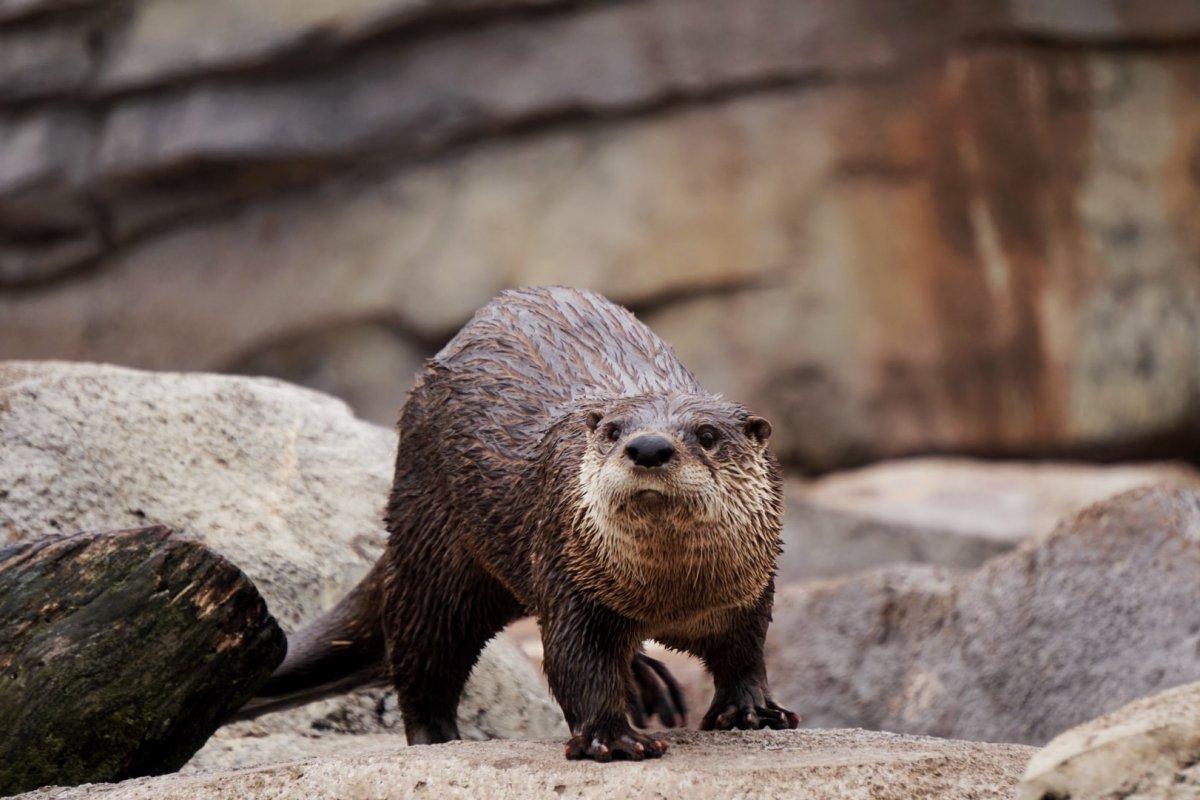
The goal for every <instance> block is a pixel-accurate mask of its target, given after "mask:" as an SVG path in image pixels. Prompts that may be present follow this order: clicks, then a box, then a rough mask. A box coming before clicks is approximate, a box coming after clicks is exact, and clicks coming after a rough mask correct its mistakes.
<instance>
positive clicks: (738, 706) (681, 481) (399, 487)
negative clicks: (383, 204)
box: [264, 288, 798, 761]
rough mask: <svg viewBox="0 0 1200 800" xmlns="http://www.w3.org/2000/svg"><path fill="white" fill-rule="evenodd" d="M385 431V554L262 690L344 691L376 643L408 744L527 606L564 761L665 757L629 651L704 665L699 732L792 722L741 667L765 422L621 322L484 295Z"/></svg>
mask: <svg viewBox="0 0 1200 800" xmlns="http://www.w3.org/2000/svg"><path fill="white" fill-rule="evenodd" d="M399 428H400V444H399V451H398V453H397V457H396V474H395V482H394V484H393V487H392V492H391V497H390V499H389V502H388V507H387V524H388V530H389V532H390V537H389V541H388V545H387V549H386V550H385V552H384V554H383V556H382V557H381V558H380V560H379V562H378V563H377V564H376V566H375V568H374V569H373V570H372V572H371V574H370V575H369V576H368V577H367V579H365V580H364V582H363V583H362V584H360V586H359V587H358V588H356V589H355V590H354V591H353V592H352V593H351V594H350V595H349V596H348V597H347V598H346V599H345V600H343V601H342V603H341V604H339V606H338V607H336V608H335V609H334V610H333V611H331V612H330V613H329V614H328V615H326V616H325V617H323V618H322V619H321V620H318V621H317V622H316V623H315V624H314V625H313V626H312V627H311V628H310V630H309V632H307V633H304V632H302V633H301V635H300V636H299V637H297V640H296V641H297V645H296V646H294V647H293V648H292V650H291V652H289V653H288V657H287V659H286V660H285V662H284V664H283V665H282V666H281V667H280V669H279V670H278V671H277V673H276V675H275V676H274V677H273V679H272V681H271V683H270V684H269V685H268V687H267V688H266V690H265V691H264V694H266V695H287V694H290V693H294V692H296V691H297V690H300V689H303V688H304V687H306V686H311V685H313V684H314V683H323V684H325V685H330V682H331V681H335V682H336V680H337V679H339V677H340V676H345V677H344V678H342V679H343V680H346V681H354V680H355V678H354V676H355V675H360V674H362V673H363V672H365V671H367V672H369V671H371V670H373V669H375V659H377V658H378V653H379V652H380V650H381V649H382V650H386V663H387V666H388V671H389V673H390V676H391V679H392V681H393V682H394V684H395V686H396V689H397V692H398V695H399V703H400V709H401V712H402V714H403V717H404V725H405V730H406V733H407V736H408V740H409V742H410V743H429V742H444V741H447V740H450V739H454V738H457V737H458V729H457V725H456V722H455V711H456V708H457V706H458V702H459V697H460V695H461V692H462V688H463V685H464V683H465V682H466V680H467V677H468V675H469V673H470V671H471V668H472V666H473V665H474V663H475V661H476V659H477V658H478V655H479V652H480V651H481V649H482V648H483V646H484V645H485V644H486V643H487V641H488V640H489V639H491V638H492V637H493V636H494V635H495V634H496V633H497V632H498V631H499V630H500V629H501V628H503V627H504V626H505V625H506V624H508V623H509V622H511V621H513V620H514V619H517V618H519V617H521V616H524V615H526V614H533V615H536V617H537V618H538V621H539V624H540V627H541V632H542V639H543V643H544V646H545V669H546V673H547V677H548V678H549V682H550V688H551V691H552V692H553V693H554V696H555V698H556V699H557V700H558V702H559V703H560V705H561V706H562V709H563V713H564V715H565V717H566V720H567V724H568V725H569V727H570V730H571V734H572V737H571V739H570V741H569V742H568V744H567V747H566V754H567V757H568V758H593V759H596V760H599V761H607V760H609V759H611V758H614V757H615V758H630V759H636V760H640V759H642V758H647V757H657V756H660V755H662V753H663V752H664V751H665V750H666V743H665V742H663V741H661V740H658V739H655V738H652V737H650V736H647V735H646V734H643V733H641V732H639V731H637V730H635V729H634V728H633V727H632V726H631V725H630V723H629V720H628V717H627V710H628V702H629V697H630V695H631V694H634V695H636V691H635V690H636V687H637V686H638V685H639V684H641V683H642V682H643V681H645V680H646V679H647V677H648V672H656V671H657V668H656V666H655V664H654V663H653V662H650V661H648V660H646V659H645V658H644V656H642V655H640V654H639V647H640V645H641V642H642V641H643V640H645V639H655V640H658V641H660V642H662V643H663V644H665V645H667V646H669V647H672V648H676V649H679V650H684V651H687V652H690V653H693V654H695V655H697V656H699V657H700V658H701V659H703V660H704V662H705V664H706V666H707V667H708V669H709V670H710V672H711V673H712V675H713V679H714V683H715V686H716V693H715V696H714V698H713V701H712V705H711V707H710V708H709V710H708V713H707V714H705V716H704V719H703V722H702V727H703V728H705V729H730V728H762V727H771V728H794V727H796V725H797V723H798V718H797V716H796V715H795V714H793V713H791V712H790V711H787V710H785V709H783V708H781V707H779V706H778V705H777V704H775V703H774V702H773V701H772V699H771V697H770V693H769V692H768V689H767V676H766V672H765V669H764V666H763V656H762V647H763V639H764V637H765V634H766V630H767V625H768V623H769V621H770V610H771V601H772V595H773V591H774V571H775V561H776V557H777V556H778V552H779V546H780V545H779V541H780V516H781V513H782V492H781V481H780V474H779V468H778V465H777V463H776V462H775V460H774V458H773V456H772V455H771V454H770V452H769V450H768V449H767V445H766V442H767V438H768V436H769V435H770V432H771V428H770V425H769V424H768V423H767V422H766V421H765V420H763V419H762V418H760V417H756V416H753V415H751V414H749V413H748V412H747V411H746V410H745V409H744V408H743V407H742V406H740V405H738V404H736V403H732V402H729V401H726V400H723V399H721V398H719V397H717V396H715V395H712V394H709V393H707V392H705V391H704V390H703V389H702V388H701V387H700V385H699V383H697V381H696V379H695V378H694V377H693V376H692V374H691V372H689V371H688V370H687V368H686V367H684V366H683V364H682V363H681V362H680V361H679V359H678V358H677V357H676V356H675V354H674V352H673V351H672V350H671V348H670V347H669V346H668V345H667V344H666V343H664V342H663V341H662V340H661V339H659V338H658V336H656V335H655V334H654V333H652V332H651V331H650V330H649V328H647V327H645V326H644V325H643V324H641V323H640V322H638V321H637V320H636V319H635V318H634V317H633V315H632V314H630V313H629V312H628V311H626V310H625V309H623V308H621V307H619V306H617V305H614V304H613V303H610V302H609V301H607V300H605V299H604V298H602V297H600V296H598V295H595V294H591V293H588V292H582V291H577V290H573V289H566V288H538V289H527V290H519V291H508V292H505V293H503V294H501V295H500V296H499V297H497V298H496V299H495V300H493V301H492V302H491V303H490V304H488V305H487V306H485V307H484V308H483V309H481V310H480V311H479V312H478V313H476V314H475V316H474V317H473V318H472V319H471V321H470V322H469V323H468V324H467V325H466V326H465V327H464V328H463V329H462V331H460V332H459V334H458V335H457V336H455V337H454V339H453V340H452V341H451V342H450V343H449V344H447V345H446V347H445V348H443V350H442V351H441V352H440V353H438V354H437V355H436V356H435V357H434V358H433V359H431V360H430V361H429V363H428V365H427V367H426V369H425V372H424V374H423V375H422V377H421V379H420V380H419V381H418V384H417V386H416V388H414V389H413V391H412V393H411V395H410V397H409V399H408V402H407V403H406V404H405V406H404V409H403V412H402V415H401V419H400V425H399ZM668 688H669V689H674V686H673V684H670V683H669V684H668ZM643 694H644V692H643Z"/></svg>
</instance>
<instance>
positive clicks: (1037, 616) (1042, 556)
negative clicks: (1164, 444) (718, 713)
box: [767, 488, 1200, 743]
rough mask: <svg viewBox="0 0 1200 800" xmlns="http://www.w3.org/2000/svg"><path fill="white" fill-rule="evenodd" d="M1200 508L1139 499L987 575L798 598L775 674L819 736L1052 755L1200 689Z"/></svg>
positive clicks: (992, 565) (877, 584) (930, 570)
mask: <svg viewBox="0 0 1200 800" xmlns="http://www.w3.org/2000/svg"><path fill="white" fill-rule="evenodd" d="M1198 604H1200V492H1196V491H1195V490H1186V489H1168V488H1148V489H1135V490H1132V491H1130V492H1126V493H1124V494H1121V495H1118V496H1116V497H1114V498H1112V499H1110V500H1106V501H1104V502H1101V503H1098V504H1096V505H1094V506H1091V507H1090V508H1088V509H1086V510H1085V511H1083V512H1081V513H1080V514H1078V515H1077V516H1076V517H1074V518H1073V519H1071V520H1068V521H1067V522H1065V523H1064V524H1063V525H1061V526H1060V527H1059V528H1058V529H1057V530H1056V531H1055V532H1054V533H1053V534H1052V535H1050V536H1049V537H1047V538H1046V539H1044V540H1042V541H1040V542H1039V541H1031V542H1027V543H1026V544H1024V545H1022V546H1021V547H1020V548H1018V549H1017V550H1015V551H1013V552H1011V553H1009V554H1006V555H1001V556H997V557H996V558H993V559H992V560H990V561H988V562H987V563H986V564H984V565H983V566H982V567H980V568H979V569H978V570H975V571H962V572H957V573H956V572H953V571H950V570H946V569H944V568H939V567H932V566H926V565H921V566H900V567H892V568H888V569H883V570H879V571H876V572H871V573H866V574H863V575H857V576H851V577H847V578H841V579H835V580H830V581H826V582H818V583H812V584H803V585H797V586H792V587H789V588H787V589H785V590H783V591H781V592H780V593H779V595H778V596H777V599H776V607H775V615H774V623H773V624H772V627H771V631H770V635H769V637H768V643H767V668H768V672H769V674H770V676H771V685H772V688H773V689H774V691H775V695H776V698H777V699H778V700H779V701H780V702H781V703H783V704H784V705H788V706H789V707H790V708H793V709H794V710H796V711H797V712H799V713H800V714H801V715H802V717H803V718H804V724H806V725H812V726H847V725H854V726H861V727H865V728H873V729H883V730H894V731H902V732H906V733H924V734H930V735H937V736H947V737H954V738H964V739H972V740H982V741H1018V742H1028V743H1044V742H1046V741H1047V740H1049V739H1050V738H1051V737H1053V736H1055V735H1057V734H1058V733H1060V732H1062V731H1063V730H1065V729H1067V728H1069V727H1071V726H1073V725H1077V724H1079V723H1081V722H1084V721H1086V720H1088V719H1091V718H1093V717H1096V716H1098V715H1100V714H1104V713H1107V712H1109V711H1112V710H1113V709H1115V708H1117V707H1118V706H1120V705H1121V704H1123V703H1126V702H1129V701H1130V700H1133V699H1135V698H1137V697H1141V696H1144V695H1147V694H1151V693H1153V692H1157V691H1161V690H1163V689H1166V688H1169V687H1172V686H1178V685H1180V684H1183V683H1188V682H1193V681H1197V680H1200V661H1198V660H1197V659H1196V652H1197V648H1198V647H1200V625H1197V624H1196V622H1195V619H1194V615H1193V614H1191V613H1190V612H1185V611H1184V610H1185V609H1194V608H1196V607H1198Z"/></svg>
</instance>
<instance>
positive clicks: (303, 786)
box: [23, 731, 1032, 800]
mask: <svg viewBox="0 0 1200 800" xmlns="http://www.w3.org/2000/svg"><path fill="white" fill-rule="evenodd" d="M667 737H668V739H669V740H670V741H671V745H672V746H671V751H670V752H669V753H668V754H667V756H666V757H665V758H662V759H659V760H657V761H647V762H643V763H641V764H634V765H630V764H615V765H613V764H609V765H604V766H597V765H595V764H590V763H582V762H572V761H567V760H566V759H564V758H563V755H562V743H561V742H478V743H474V742H471V743H466V742H457V743H453V744H447V745H431V746H426V747H414V748H409V749H403V748H401V747H399V746H398V745H397V744H395V743H394V742H393V743H392V745H391V747H390V748H388V747H387V745H385V744H383V743H382V742H379V741H377V740H373V741H372V742H371V744H370V748H371V749H370V750H369V751H368V752H365V753H356V754H354V755H350V754H341V755H336V756H327V757H322V758H319V759H312V760H309V761H304V762H300V763H292V764H283V765H273V766H269V767H262V768H259V769H255V770H246V771H239V772H231V773H215V774H200V775H172V776H167V777H162V778H153V779H148V780H146V779H143V780H138V781H129V782H126V783H122V784H118V785H116V786H87V787H79V788H77V789H50V790H46V791H43V792H38V793H35V794H32V795H23V797H26V798H30V799H32V798H38V800H82V799H83V798H90V797H103V798H105V800H140V799H141V798H156V800H158V799H161V800H167V798H176V797H178V798H188V799H189V800H191V799H192V798H195V799H196V800H204V799H205V798H258V797H272V798H277V799H278V800H286V799H287V798H302V797H303V798H307V797H360V796H365V795H369V796H371V797H376V798H380V800H383V799H384V798H405V797H412V796H414V795H419V794H422V793H424V794H428V795H429V796H430V797H439V798H441V797H445V798H475V797H531V798H532V797H538V798H541V797H545V798H554V797H559V796H563V797H575V798H609V797H614V796H621V797H649V796H654V795H659V796H663V797H689V798H693V797H694V798H697V800H704V799H705V798H725V797H747V798H768V797H770V798H822V797H845V798H867V797H870V798H873V800H900V799H901V798H904V800H907V799H908V798H912V797H923V798H930V800H936V799H937V798H946V800H949V799H950V798H954V800H984V798H1008V797H1009V796H1010V794H1011V792H1012V788H1013V786H1014V785H1015V783H1016V781H1017V778H1018V777H1019V776H1020V771H1021V768H1022V766H1024V764H1025V761H1026V760H1027V759H1028V758H1029V755H1030V753H1031V752H1032V751H1031V750H1030V749H1029V748H1026V747H1021V746H1019V745H995V744H992V745H988V744H976V743H970V742H950V741H941V740H937V739H928V738H919V737H911V736H897V735H894V734H886V733H867V732H865V731H787V732H776V731H756V732H753V733H715V734H714V733H699V732H695V731H688V732H675V733H669V734H667Z"/></svg>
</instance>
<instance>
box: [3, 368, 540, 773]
mask: <svg viewBox="0 0 1200 800" xmlns="http://www.w3.org/2000/svg"><path fill="white" fill-rule="evenodd" d="M394 457H395V434H394V433H393V432H392V431H390V430H388V429H386V428H381V427H377V426H375V425H371V424H368V423H366V422H363V421H361V420H358V419H356V418H355V417H354V416H353V414H351V413H350V410H349V409H348V408H347V407H346V405H345V404H344V403H342V402H341V401H339V400H335V399H334V398H331V397H327V396H325V395H322V394H318V393H317V392H313V391H309V390H306V389H301V388H298V387H295V386H291V385H288V384H285V383H281V382H279V381H274V380H266V379H251V378H236V377H228V376H217V375H205V374H191V375H186V374H153V373H146V372H138V371H134V370H128V369H121V368H116V367H107V366H99V365H92V364H66V363H34V362H8V363H2V364H0V544H2V543H4V542H6V541H12V540H13V538H14V537H15V536H17V535H18V534H19V533H24V534H26V535H29V532H35V531H40V532H42V533H43V534H52V533H57V532H67V531H75V530H81V529H82V530H88V529H119V528H123V527H131V526H136V525H144V524H150V523H162V524H164V525H167V526H169V527H172V528H174V529H176V530H178V531H180V532H181V534H183V535H187V536H191V537H194V538H195V539H197V540H199V541H202V542H203V543H205V544H206V545H208V546H209V547H211V548H212V549H214V550H216V551H217V552H219V553H220V554H222V555H224V556H226V557H227V558H228V559H230V560H231V561H232V562H233V563H234V564H236V565H237V566H238V567H240V568H241V569H242V570H243V571H244V572H245V573H246V574H247V575H248V576H249V577H250V579H251V580H252V581H253V582H254V584H255V586H256V587H257V588H258V589H259V591H260V592H261V593H262V595H263V597H264V598H265V599H266V601H267V605H268V608H269V609H270V611H271V613H272V614H273V615H274V616H275V617H276V618H277V619H278V620H279V622H280V624H281V625H282V626H283V627H284V629H285V630H294V629H295V628H296V627H297V626H298V625H299V624H301V623H302V622H303V621H305V620H308V619H311V618H313V617H315V616H316V615H317V614H318V613H320V612H321V611H323V610H325V609H327V608H329V607H330V606H332V605H333V603H335V602H336V601H337V600H338V599H340V598H341V596H342V595H343V594H345V592H346V591H347V590H348V589H349V588H350V587H351V586H353V585H354V584H355V583H356V582H357V581H358V579H359V578H360V577H361V576H362V575H363V574H364V573H365V572H366V570H367V569H368V568H369V567H370V565H371V564H372V563H374V561H375V558H376V557H377V556H378V554H379V553H380V551H381V550H382V547H383V543H384V541H385V539H386V534H385V533H384V531H383V525H382V518H381V515H382V507H383V503H384V502H385V500H386V497H387V492H388V488H389V486H390V482H391V472H392V466H393V460H394ZM389 703H392V704H394V697H393V696H391V695H390V693H385V692H382V691H379V690H364V691H363V692H362V693H359V694H352V695H349V696H346V697H342V698H337V699H335V700H330V701H326V702H324V703H322V704H318V705H317V706H315V707H308V708H303V709H297V710H294V711H287V712H280V713H278V714H273V715H268V716H266V717H263V718H261V719H260V720H256V721H255V722H253V723H240V727H237V728H235V729H233V730H230V729H222V731H219V732H218V734H217V738H218V739H219V740H221V741H222V742H223V743H224V744H223V745H221V746H222V747H223V748H224V749H225V751H230V750H235V749H236V748H235V747H234V746H233V745H232V744H231V741H232V740H233V739H236V738H238V737H249V739H252V738H253V737H254V736H256V735H259V734H263V733H271V734H289V735H291V736H294V737H295V741H294V742H292V744H291V745H290V746H291V747H292V748H293V751H301V752H302V751H303V749H304V747H305V746H306V744H307V741H311V740H312V739H313V738H314V737H319V736H322V735H326V736H328V735H337V734H340V733H377V732H382V731H393V730H396V729H397V726H398V724H399V722H398V720H396V719H395V718H394V717H395V715H394V714H391V715H389V714H384V713H376V709H378V708H384V707H386V706H387V705H388V704H389ZM367 709H369V710H367ZM459 711H460V717H461V722H462V725H463V727H464V730H466V731H467V732H468V733H469V734H470V735H476V736H479V737H486V736H523V737H526V738H529V737H538V736H550V735H557V734H559V733H560V732H562V731H563V722H562V716H561V712H560V711H559V709H558V707H557V705H555V704H554V702H553V701H552V700H551V699H550V697H549V695H548V693H547V691H546V689H545V688H544V686H543V685H542V683H541V682H540V680H539V679H538V676H537V674H536V673H535V672H534V670H533V669H532V667H531V666H530V664H529V663H528V662H527V661H526V660H525V659H524V657H523V656H522V655H521V654H520V652H519V651H517V650H516V649H515V648H514V647H513V645H512V644H511V643H510V642H508V641H507V640H505V639H503V638H501V639H498V640H497V641H495V642H494V643H493V644H492V647H491V648H490V649H489V650H488V651H487V652H486V653H485V655H484V656H483V657H482V658H481V661H480V663H479V664H478V665H477V668H476V670H475V672H474V673H473V675H472V678H471V681H470V683H469V684H468V689H467V693H466V697H465V699H464V702H463V704H462V705H461V706H460V709H459ZM249 739H247V742H249ZM306 740H307V741H306ZM247 746H248V747H250V748H252V749H253V748H254V747H255V745H254V744H253V743H249V744H248V745H247ZM321 746H323V745H314V747H317V748H318V749H319V748H320V747H321ZM207 753H209V751H208V750H207V749H206V750H204V751H201V755H200V756H197V757H198V758H203V759H208V760H209V763H215V762H216V761H219V759H220V756H218V755H211V756H210V755H207ZM227 757H228V758H230V759H232V761H231V762H230V763H245V762H246V761H247V760H252V757H251V756H246V757H245V758H243V757H241V756H239V755H237V754H236V753H234V754H233V755H229V756H227Z"/></svg>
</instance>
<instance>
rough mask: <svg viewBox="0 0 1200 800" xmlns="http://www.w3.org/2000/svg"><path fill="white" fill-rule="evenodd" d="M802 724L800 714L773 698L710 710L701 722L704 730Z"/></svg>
mask: <svg viewBox="0 0 1200 800" xmlns="http://www.w3.org/2000/svg"><path fill="white" fill-rule="evenodd" d="M799 725H800V715H799V714H796V713H795V712H793V711H788V710H787V709H786V708H783V707H782V706H780V705H779V704H778V703H776V702H774V701H773V700H767V701H766V704H765V705H761V706H753V707H751V706H737V705H732V704H731V705H727V706H724V707H723V708H721V709H720V710H719V711H714V710H711V709H710V710H709V712H708V713H707V714H705V715H704V720H703V721H702V722H701V723H700V730H703V731H731V730H742V731H754V730H762V729H763V728H771V729H772V730H777V731H781V730H788V729H790V728H796V727H798V726H799Z"/></svg>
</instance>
